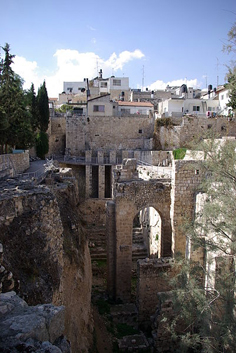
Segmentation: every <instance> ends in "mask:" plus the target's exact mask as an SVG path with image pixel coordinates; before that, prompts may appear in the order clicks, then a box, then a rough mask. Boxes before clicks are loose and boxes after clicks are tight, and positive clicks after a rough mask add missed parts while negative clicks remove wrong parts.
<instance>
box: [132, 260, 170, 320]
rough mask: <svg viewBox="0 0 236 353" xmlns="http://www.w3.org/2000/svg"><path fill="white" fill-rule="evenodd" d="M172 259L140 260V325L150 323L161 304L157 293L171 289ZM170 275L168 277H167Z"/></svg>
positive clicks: (138, 292)
mask: <svg viewBox="0 0 236 353" xmlns="http://www.w3.org/2000/svg"><path fill="white" fill-rule="evenodd" d="M173 264H174V260H173V259H172V258H158V259H148V258H147V259H145V260H138V269H137V277H138V283H137V303H138V312H139V313H138V317H139V322H140V323H145V322H148V321H150V316H151V315H153V314H154V313H155V310H156V306H157V305H158V303H159V299H158V296H157V293H159V292H166V291H169V290H170V289H171V287H170V284H169V280H170V278H171V276H173ZM167 273H168V276H167Z"/></svg>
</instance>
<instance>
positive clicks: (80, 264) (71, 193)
mask: <svg viewBox="0 0 236 353" xmlns="http://www.w3.org/2000/svg"><path fill="white" fill-rule="evenodd" d="M1 187H2V190H1V197H0V214H1V217H0V240H1V242H2V243H3V246H4V249H5V263H6V264H7V265H8V267H9V268H11V269H12V272H13V274H14V277H15V278H16V279H19V280H20V283H21V288H20V292H19V293H20V295H21V296H23V298H24V299H25V300H26V301H27V303H29V304H31V305H35V304H39V303H51V302H52V303H53V304H56V305H65V332H66V335H67V337H68V339H69V340H70V341H71V345H72V350H73V351H75V352H76V351H77V350H78V347H80V349H81V352H87V351H88V347H89V345H90V343H91V339H92V325H93V321H92V319H91V307H90V297H91V281H92V275H91V265H90V256H89V250H88V243H87V240H86V237H85V234H84V233H83V229H82V226H81V223H82V222H81V218H80V215H79V213H78V210H77V208H76V204H77V195H76V191H75V188H74V186H73V184H71V183H68V184H63V183H57V184H55V185H52V186H51V190H50V189H49V188H47V187H46V186H38V187H35V186H34V185H31V184H29V183H19V182H17V181H12V182H9V183H8V184H6V185H4V184H2V185H1Z"/></svg>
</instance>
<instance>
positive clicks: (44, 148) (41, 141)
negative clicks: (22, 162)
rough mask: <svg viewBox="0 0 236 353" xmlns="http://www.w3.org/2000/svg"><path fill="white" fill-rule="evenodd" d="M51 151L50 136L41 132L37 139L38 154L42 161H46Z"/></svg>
mask: <svg viewBox="0 0 236 353" xmlns="http://www.w3.org/2000/svg"><path fill="white" fill-rule="evenodd" d="M48 150H49V141H48V135H47V133H46V132H44V131H40V132H39V133H38V134H37V137H36V153H37V156H38V157H39V158H41V159H45V155H46V154H47V153H48Z"/></svg>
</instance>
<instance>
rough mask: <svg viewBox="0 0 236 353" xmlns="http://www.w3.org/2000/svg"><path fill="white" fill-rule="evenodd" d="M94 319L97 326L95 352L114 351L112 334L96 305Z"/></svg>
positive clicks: (110, 352)
mask: <svg viewBox="0 0 236 353" xmlns="http://www.w3.org/2000/svg"><path fill="white" fill-rule="evenodd" d="M93 319H94V327H95V341H96V349H95V350H94V351H93V353H104V352H107V353H112V352H113V347H112V336H111V334H110V333H109V332H108V331H107V329H106V324H105V322H104V319H103V317H102V316H100V315H99V312H98V309H97V308H96V306H93Z"/></svg>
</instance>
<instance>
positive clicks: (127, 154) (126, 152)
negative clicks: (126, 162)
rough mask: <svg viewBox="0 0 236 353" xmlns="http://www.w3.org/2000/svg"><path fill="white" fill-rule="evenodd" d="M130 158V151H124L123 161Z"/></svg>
mask: <svg viewBox="0 0 236 353" xmlns="http://www.w3.org/2000/svg"><path fill="white" fill-rule="evenodd" d="M128 157H129V151H122V160H123V159H124V158H128Z"/></svg>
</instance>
